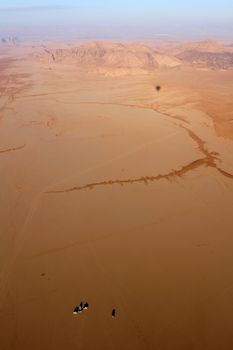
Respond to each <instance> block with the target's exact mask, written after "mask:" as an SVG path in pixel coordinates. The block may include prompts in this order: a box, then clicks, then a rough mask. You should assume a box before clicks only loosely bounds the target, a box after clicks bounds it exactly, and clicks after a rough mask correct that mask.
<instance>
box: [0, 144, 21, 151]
mask: <svg viewBox="0 0 233 350" xmlns="http://www.w3.org/2000/svg"><path fill="white" fill-rule="evenodd" d="M24 147H26V145H22V146H18V147H13V148H8V149H3V150H0V153H6V152H12V151H19V150H20V149H23V148H24Z"/></svg>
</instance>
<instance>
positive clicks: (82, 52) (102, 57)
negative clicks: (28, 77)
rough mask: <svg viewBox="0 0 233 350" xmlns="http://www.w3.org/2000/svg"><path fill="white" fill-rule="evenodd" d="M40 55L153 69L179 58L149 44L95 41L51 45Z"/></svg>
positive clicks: (63, 60)
mask: <svg viewBox="0 0 233 350" xmlns="http://www.w3.org/2000/svg"><path fill="white" fill-rule="evenodd" d="M37 57H38V58H39V59H40V60H42V61H44V62H54V63H65V64H75V65H77V66H79V67H83V68H95V69H96V68H99V69H101V68H102V69H115V70H116V69H118V70H142V71H151V70H154V69H157V68H159V67H160V66H169V67H174V66H178V65H179V64H180V61H179V59H178V58H172V57H170V56H168V55H162V54H160V53H159V52H156V51H155V50H154V49H153V48H150V47H148V46H145V45H136V44H132V45H129V44H120V43H109V42H104V43H103V42H92V43H87V44H83V45H80V46H78V47H74V48H66V49H52V50H51V49H48V48H44V50H43V52H42V53H40V54H39V55H38V54H37Z"/></svg>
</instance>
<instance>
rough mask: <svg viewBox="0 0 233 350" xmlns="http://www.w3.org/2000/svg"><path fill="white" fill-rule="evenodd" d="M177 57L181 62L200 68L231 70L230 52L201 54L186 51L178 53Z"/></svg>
mask: <svg viewBox="0 0 233 350" xmlns="http://www.w3.org/2000/svg"><path fill="white" fill-rule="evenodd" d="M177 57H178V58H179V59H180V60H182V61H185V62H187V63H191V64H192V65H196V66H200V67H207V68H211V69H231V68H233V53H232V52H203V51H196V50H188V51H184V52H182V53H180V54H179V55H178V56H177Z"/></svg>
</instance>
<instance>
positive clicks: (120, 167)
mask: <svg viewBox="0 0 233 350" xmlns="http://www.w3.org/2000/svg"><path fill="white" fill-rule="evenodd" d="M207 44H208V45H210V43H208V42H207V43H205V44H204V45H207ZM212 44H213V43H211V45H212ZM211 47H212V46H211ZM173 49H174V48H173ZM188 49H189V50H190V47H188ZM191 49H192V50H193V47H191ZM195 49H196V47H195ZM63 50H64V51H63ZM151 50H152V48H151V47H150V48H147V47H144V46H140V45H137V46H134V45H131V46H130V47H125V46H123V45H122V46H121V44H114V45H113V44H112V46H111V45H110V44H109V43H108V44H102V43H101V44H99V43H98V44H96V43H94V44H88V45H87V46H85V45H84V47H82V48H81V50H77V49H73V50H71V49H70V48H67V47H66V48H65V49H59V50H58V51H57V50H55V49H51V47H42V48H41V47H40V46H39V45H38V46H36V45H34V46H33V45H31V46H29V45H27V46H26V45H22V44H18V45H15V46H10V45H2V46H1V48H0V55H1V56H0V58H1V59H0V82H1V86H0V179H1V182H0V184H1V192H0V227H1V228H0V329H1V331H0V344H1V346H0V347H1V349H2V350H8V349H14V350H32V349H33V350H41V349H43V350H47V349H50V350H51V349H56V350H60V349H61V350H63V349H69V350H73V349H80V350H92V349H93V350H97V349H101V350H105V349H106V350H107V349H134V350H137V349H138V350H139V349H140V350H142V349H154V350H155V349H158V350H171V349H172V350H219V349H231V348H233V334H232V323H233V254H232V247H233V215H232V213H233V103H232V101H233V70H232V68H231V67H227V68H226V67H225V66H224V67H219V66H217V67H216V66H215V67H213V65H212V62H213V57H212V56H211V67H208V62H207V63H206V61H205V62H204V65H203V64H201V65H199V64H198V66H196V63H195V62H194V63H190V62H188V63H187V61H185V62H183V61H181V58H178V57H177V56H174V53H173V54H172V55H170V54H169V53H168V48H167V45H166V53H165V52H164V51H160V52H158V51H156V52H155V53H151ZM176 50H177V52H178V53H179V57H181V56H180V50H178V49H177V48H176ZM202 51H203V50H202ZM216 51H217V52H218V53H219V51H221V50H220V49H219V47H218V50H216ZM222 51H223V52H225V51H224V50H222ZM222 51H221V54H222ZM189 52H190V51H189ZM208 52H209V51H208ZM211 52H212V53H213V50H211ZM229 54H230V53H229ZM57 57H58V59H57ZM77 57H78V62H79V65H77V64H76V58H77ZM185 57H187V55H186V56H185ZM189 57H190V56H189ZM195 57H196V56H195ZM227 57H228V56H227ZM205 59H206V55H205ZM217 59H218V60H219V57H218V58H217ZM95 62H98V65H97V64H96V65H95ZM218 62H219V61H218ZM202 63H203V62H202ZM218 64H219V63H218ZM84 68H85V69H84ZM94 68H95V69H94ZM147 68H148V69H147ZM156 86H160V87H161V89H160V90H159V91H157V90H156V88H155V87H156ZM80 301H84V302H85V301H88V303H89V305H90V307H89V309H88V310H86V311H85V313H82V314H78V315H73V309H74V308H75V307H76V305H77V304H79V302H80ZM113 308H115V309H116V318H115V319H112V317H111V310H112V309H113Z"/></svg>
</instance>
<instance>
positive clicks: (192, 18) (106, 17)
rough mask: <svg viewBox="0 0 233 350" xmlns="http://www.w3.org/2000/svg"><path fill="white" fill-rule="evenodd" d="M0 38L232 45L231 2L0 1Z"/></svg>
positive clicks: (232, 10)
mask: <svg viewBox="0 0 233 350" xmlns="http://www.w3.org/2000/svg"><path fill="white" fill-rule="evenodd" d="M0 32H1V36H18V37H20V38H21V39H22V40H30V39H32V40H33V39H44V40H46V39H53V40H55V39H65V40H67V39H76V38H77V39H115V40H122V39H130V40H133V39H155V38H156V39H160V38H163V39H164V38H166V39H168V40H176V39H181V40H182V39H183V40H186V39H187V40H188V39H190V40H202V39H206V38H213V39H217V40H225V41H229V42H230V41H232V40H233V35H232V33H233V4H232V3H231V2H230V1H227V0H224V1H221V2H219V1H200V0H197V1H193V0H192V1H189V2H188V3H187V2H186V1H183V0H175V1H169V0H165V1H163V2H162V1H161V2H158V1H152V0H145V1H144V2H143V3H142V2H141V1H137V0H136V1H132V0H126V1H122V0H119V1H116V0H113V1H111V2H109V3H107V2H106V1H103V0H87V1H85V3H84V2H81V1H72V0H69V1H65V0H51V1H50V2H49V3H47V2H46V1H45V0H36V1H26V0H9V1H7V3H6V1H0Z"/></svg>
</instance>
